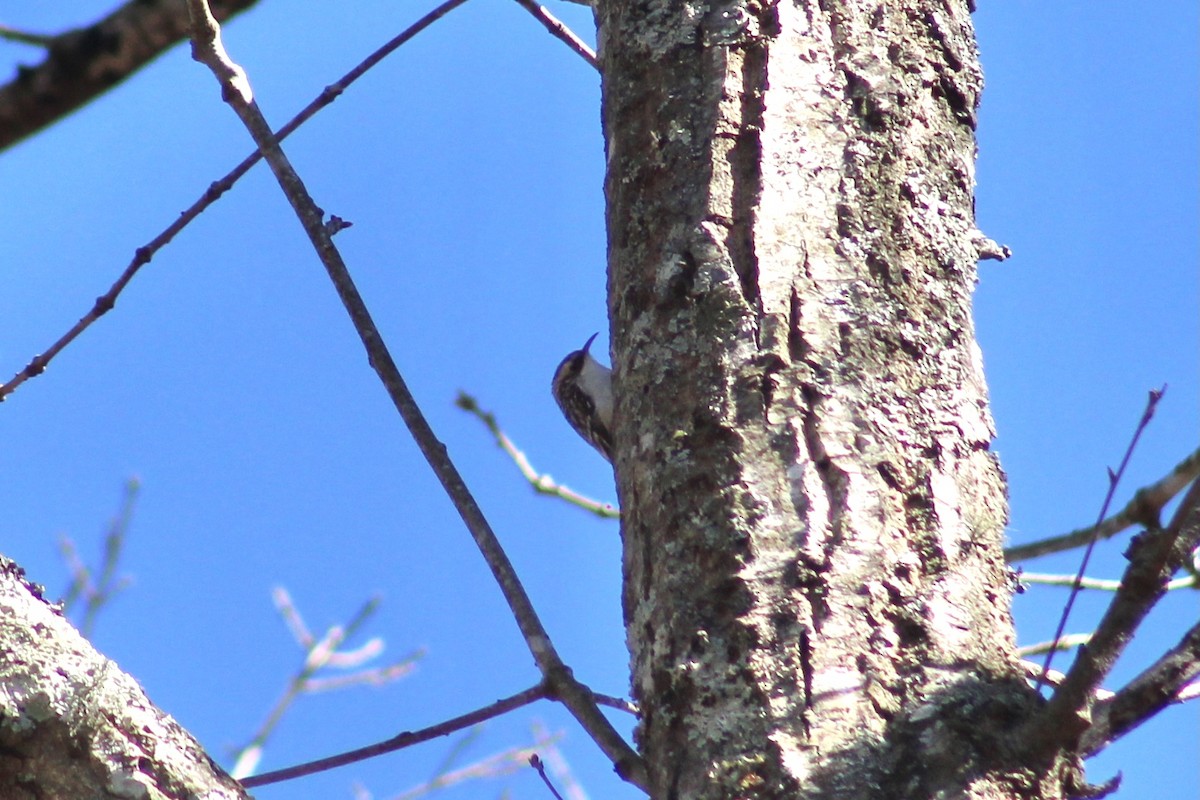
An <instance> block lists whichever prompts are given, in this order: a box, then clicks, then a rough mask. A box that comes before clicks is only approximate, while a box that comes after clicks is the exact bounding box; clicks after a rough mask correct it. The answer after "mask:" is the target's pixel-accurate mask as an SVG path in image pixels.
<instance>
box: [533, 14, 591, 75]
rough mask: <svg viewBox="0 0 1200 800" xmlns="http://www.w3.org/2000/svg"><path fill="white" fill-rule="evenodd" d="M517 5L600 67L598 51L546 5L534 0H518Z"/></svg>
mask: <svg viewBox="0 0 1200 800" xmlns="http://www.w3.org/2000/svg"><path fill="white" fill-rule="evenodd" d="M517 5H519V6H520V7H521V8H523V9H525V10H526V11H528V12H529V13H530V14H532V15H533V16H534V18H535V19H536V20H537V21H538V22H540V23H542V25H544V26H545V27H546V30H548V31H550V34H551V35H552V36H554V37H555V38H557V39H559V40H561V41H562V42H563V43H564V44H566V46H567V47H569V48H571V49H572V50H574V51H575V52H576V53H578V54H579V57H580V58H582V59H583V60H584V61H586V62H588V63H589V64H591V65H592V67H593V68H594V69H597V70H598V69H600V62H599V61H597V60H596V52H595V51H594V50H592V48H590V47H588V46H587V44H586V43H585V42H584V41H583V40H582V39H580V38H579V37H578V36H576V35H575V32H574V31H572V30H571V29H570V28H568V27H567V26H566V24H565V23H563V22H562V21H561V20H559V19H558V18H557V17H555V16H554V15H553V14H551V13H550V12H549V11H547V10H546V7H545V6H540V5H538V4H537V3H535V2H533V0H517Z"/></svg>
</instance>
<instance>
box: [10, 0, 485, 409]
mask: <svg viewBox="0 0 1200 800" xmlns="http://www.w3.org/2000/svg"><path fill="white" fill-rule="evenodd" d="M466 1H467V0H446V2H444V3H442V4H441V5H440V6H438V7H437V8H435V9H433V10H432V11H430V12H429V13H428V14H426V15H425V16H423V17H421V18H420V19H419V20H417V21H416V22H414V23H413V24H412V25H410V26H409V27H407V28H405V29H404V31H402V32H401V33H400V34H399V35H398V36H396V37H394V38H393V39H392V40H391V41H389V42H388V43H387V44H385V45H384V46H383V47H380V48H379V49H378V50H376V51H375V52H374V53H372V54H371V55H369V56H367V57H366V58H365V59H363V60H362V61H361V62H360V63H359V64H358V66H356V67H355V68H354V69H352V70H350V71H349V72H347V73H346V74H345V75H343V76H342V77H341V79H340V80H338V81H337V82H336V83H333V84H330V85H329V86H326V87H325V89H324V90H322V92H321V94H320V95H318V96H317V97H316V99H314V100H313V101H312V102H310V103H309V104H308V105H307V106H305V107H304V109H303V110H302V111H301V112H300V113H299V114H297V115H296V116H295V117H293V118H292V119H291V120H290V121H289V122H288V123H287V124H286V125H284V126H283V127H282V128H280V129H279V132H278V133H277V134H276V138H277V139H278V140H279V141H282V140H284V139H286V138H287V137H288V136H290V135H291V134H292V133H294V132H295V131H296V129H297V128H299V127H300V126H301V125H303V124H304V123H305V122H307V121H308V120H309V119H311V118H312V117H313V116H314V115H316V113H317V112H318V111H320V110H321V109H323V108H325V107H326V106H328V105H329V104H331V103H332V102H333V101H334V100H336V99H337V97H338V95H340V94H341V93H342V92H344V91H345V90H346V88H347V87H349V86H350V84H352V83H354V82H355V81H357V80H358V79H359V78H361V77H362V76H363V75H364V74H365V73H366V72H367V70H369V69H371V68H372V67H374V66H375V65H376V64H378V63H379V62H380V61H382V60H383V59H384V58H386V57H387V56H389V55H391V53H393V52H394V51H395V50H396V49H397V48H398V47H400V46H401V45H403V44H405V43H406V42H408V41H409V40H410V39H412V38H413V37H414V36H416V35H417V34H418V33H420V32H421V31H423V30H425V29H426V28H428V27H429V26H430V25H432V24H433V23H435V22H437V21H438V20H439V19H441V18H442V17H444V16H446V15H447V14H449V13H450V12H451V11H453V10H454V9H456V8H458V7H459V6H461V5H462V4H464V3H465V2H466ZM261 159H262V154H261V153H260V152H259V151H257V150H255V151H254V152H253V153H251V154H250V155H248V156H247V157H246V158H244V159H242V162H241V163H240V164H238V165H237V166H236V167H234V168H233V169H232V170H230V171H229V173H228V174H226V175H225V177H223V178H221V179H219V180H217V181H214V182H213V183H212V184H210V185H209V187H208V189H207V190H205V192H204V194H202V195H201V196H200V197H199V199H197V200H196V201H195V202H194V203H192V204H191V205H190V206H188V208H187V209H186V210H184V211H183V212H182V213H181V214H180V215H179V216H178V217H177V218H176V219H175V220H174V221H173V222H172V223H171V224H170V225H168V226H167V227H166V228H165V229H164V230H163V231H162V233H160V234H158V236H155V237H154V238H153V239H151V240H150V241H149V242H147V243H146V244H145V245H143V246H142V247H139V248H138V249H137V250H136V251H135V252H134V256H133V260H132V261H131V262H130V263H129V265H128V266H127V267H125V270H124V272H122V273H121V275H120V277H118V278H117V280H116V281H115V282H114V283H113V285H112V286H110V287H109V288H108V291H107V292H105V293H104V294H102V295H100V296H99V297H98V298H96V302H95V303H93V304H92V308H91V309H90V310H89V311H88V312H87V313H86V314H84V315H83V316H82V317H81V318H80V319H79V321H78V322H76V323H75V324H74V325H73V326H71V328H70V330H68V331H67V332H66V333H64V334H63V335H62V336H60V337H59V338H58V340H57V341H55V342H54V343H53V344H51V345H50V347H48V348H47V349H46V350H45V351H44V352H42V353H38V354H37V355H35V356H34V357H33V358H32V359H30V361H29V363H28V364H26V365H25V366H24V367H23V368H22V369H21V370H19V371H18V372H17V373H16V374H15V375H13V377H12V378H11V379H9V381H8V383H5V384H3V385H0V402H3V401H4V400H5V399H6V398H7V397H8V396H9V395H10V394H12V393H13V392H14V391H15V390H16V389H17V387H18V386H20V385H21V384H22V383H24V382H25V381H27V380H29V379H30V378H34V377H37V376H38V375H40V374H42V373H43V372H44V371H45V370H46V366H47V365H48V364H49V363H50V362H51V361H52V360H53V359H54V357H55V356H57V355H58V354H59V353H60V352H62V350H63V349H64V348H65V347H66V346H67V345H69V344H70V343H71V342H73V341H75V339H76V338H78V337H79V335H80V334H82V333H83V332H84V331H85V330H87V329H88V328H90V327H91V326H92V324H93V323H95V322H96V320H98V319H100V317H102V316H104V315H105V314H107V313H108V312H109V311H110V310H112V308H113V306H114V305H116V302H117V297H118V296H120V294H121V292H123V291H124V290H125V287H126V286H127V285H128V284H129V282H130V281H131V280H133V276H134V275H136V274H137V273H138V271H139V270H141V268H142V267H144V266H145V265H146V264H149V263H150V259H151V258H153V257H154V255H155V254H156V253H157V252H158V251H159V250H161V249H162V248H164V247H166V246H167V244H169V243H170V242H171V240H172V239H174V238H175V237H176V236H177V235H178V234H179V232H180V231H182V230H183V229H184V228H186V227H187V226H188V225H189V224H190V223H191V222H192V220H194V219H196V217H198V216H200V214H201V213H203V212H204V210H205V209H207V208H208V207H209V206H210V205H212V204H213V203H215V202H216V201H217V200H218V199H220V197H221V195H223V194H225V192H227V191H229V190H230V189H231V188H232V187H233V185H234V184H235V183H237V182H238V180H239V179H241V177H242V176H243V175H245V174H246V173H247V172H249V171H250V168H251V167H253V166H254V165H255V164H257V163H258V162H259V161H260V160H261Z"/></svg>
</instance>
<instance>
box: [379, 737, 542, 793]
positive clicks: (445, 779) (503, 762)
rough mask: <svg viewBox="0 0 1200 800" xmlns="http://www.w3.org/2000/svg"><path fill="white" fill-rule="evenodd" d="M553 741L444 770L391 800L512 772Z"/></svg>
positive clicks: (512, 749)
mask: <svg viewBox="0 0 1200 800" xmlns="http://www.w3.org/2000/svg"><path fill="white" fill-rule="evenodd" d="M552 742H553V738H551V740H550V741H549V742H544V741H536V742H534V744H532V745H529V746H528V747H510V748H508V749H507V750H504V751H502V752H499V753H496V754H494V755H491V756H488V757H486V758H482V759H479V760H478V761H476V762H475V763H473V764H468V765H466V766H464V767H459V768H458V769H456V770H447V771H444V772H441V773H440V774H438V775H437V776H436V777H435V778H432V779H430V780H428V781H426V782H425V783H422V784H420V785H419V786H414V787H413V788H411V789H408V790H406V791H404V792H401V793H400V794H398V795H396V796H395V797H394V798H393V799H392V800H416V798H418V797H424V796H425V795H427V794H432V793H433V792H436V791H438V790H439V789H446V788H448V787H450V786H454V785H455V784H459V783H463V782H464V781H468V780H481V779H489V778H498V777H500V776H502V775H511V774H512V773H514V772H516V771H518V770H520V769H522V768H524V767H525V766H526V765H527V764H528V763H529V757H530V756H531V755H533V754H534V753H536V752H537V751H538V750H540V749H542V748H543V747H553V746H554V745H553V743H552Z"/></svg>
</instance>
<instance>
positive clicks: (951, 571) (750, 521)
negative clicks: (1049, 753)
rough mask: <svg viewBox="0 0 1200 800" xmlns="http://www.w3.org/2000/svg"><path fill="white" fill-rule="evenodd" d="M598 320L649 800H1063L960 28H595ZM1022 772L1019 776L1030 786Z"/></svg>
mask: <svg viewBox="0 0 1200 800" xmlns="http://www.w3.org/2000/svg"><path fill="white" fill-rule="evenodd" d="M597 18H598V22H599V27H600V41H601V47H600V57H601V62H602V66H603V74H604V83H603V102H604V108H603V116H604V129H605V137H606V144H607V156H608V165H609V169H608V175H607V180H606V192H607V195H608V204H609V205H608V209H609V210H608V229H609V304H610V312H611V317H612V320H613V326H614V327H613V330H614V333H613V363H614V367H615V381H616V394H617V399H616V402H617V423H616V424H617V430H616V449H617V467H618V476H619V478H618V481H619V493H620V498H621V508H622V515H623V525H624V529H623V536H624V544H625V591H624V605H625V620H626V626H627V632H628V640H629V644H630V649H631V653H632V662H633V684H634V686H633V688H634V694H635V696H636V699H637V700H638V702H639V703H640V706H641V709H642V719H641V724H640V727H639V731H638V737H639V742H638V743H639V747H640V749H641V751H642V753H643V755H644V756H645V757H646V760H647V763H648V767H649V770H650V776H651V782H652V787H653V788H652V794H653V796H654V797H655V798H686V800H701V799H702V798H721V800H728V798H777V797H800V796H802V797H806V798H808V797H837V798H839V799H841V800H845V799H846V798H868V797H869V798H878V797H888V798H922V797H931V796H934V795H938V794H940V795H942V796H947V797H952V796H972V797H1015V796H1028V797H1056V796H1061V795H1062V794H1063V793H1064V792H1067V791H1074V789H1075V788H1077V787H1076V785H1075V783H1076V780H1077V765H1076V760H1075V759H1074V758H1073V757H1071V756H1069V755H1059V754H1054V755H1053V757H1048V758H1043V759H1041V761H1043V762H1044V763H1040V764H1038V763H1027V762H1029V760H1030V758H1029V755H1028V754H1027V753H1025V752H1024V749H1023V748H1022V747H1021V740H1020V738H1019V729H1020V723H1021V722H1022V721H1025V720H1027V719H1028V718H1029V717H1030V715H1031V713H1032V712H1033V711H1034V710H1036V709H1037V707H1038V706H1039V705H1040V701H1039V700H1038V699H1037V696H1036V695H1035V694H1034V693H1033V692H1032V690H1030V689H1029V688H1028V687H1027V685H1026V684H1025V682H1024V681H1023V679H1022V677H1021V673H1020V671H1019V670H1018V667H1017V660H1016V657H1015V655H1014V634H1013V625H1012V620H1011V617H1010V609H1009V595H1010V586H1009V576H1008V574H1007V571H1006V568H1005V565H1004V562H1003V558H1002V554H1001V549H1000V548H1001V537H1002V533H1003V529H1004V524H1005V519H1006V513H1007V512H1006V503H1005V497H1004V478H1003V474H1002V472H1001V470H1000V468H999V466H998V464H997V462H996V459H995V457H994V456H993V455H992V454H991V453H990V452H989V445H990V441H991V439H992V437H993V426H992V420H991V417H990V414H989V411H988V405H987V390H986V386H985V384H984V379H983V374H982V364H981V358H980V353H979V350H978V347H977V345H976V343H975V336H974V329H973V325H972V320H971V290H972V288H973V286H974V284H975V282H976V275H977V271H976V264H977V261H978V259H979V258H980V257H981V256H986V255H989V254H990V252H989V250H990V247H991V243H990V242H988V241H987V240H986V239H985V238H984V237H983V236H982V235H981V234H980V233H979V232H978V231H977V230H976V228H975V224H974V215H973V208H972V191H973V187H974V155H975V139H974V125H975V109H976V105H977V102H978V99H979V93H980V90H981V87H982V74H981V72H980V68H979V64H978V60H977V54H976V45H975V41H974V32H973V29H972V26H971V20H970V17H969V13H968V8H967V5H966V3H964V2H959V1H958V0H947V1H946V2H935V1H933V0H908V1H907V2H902V3H887V4H881V3H878V2H870V3H868V2H861V0H837V1H835V2H828V1H826V2H820V3H817V2H812V0H800V2H796V3H779V4H766V5H759V4H755V3H736V2H717V1H716V0H712V2H709V3H708V4H702V5H696V4H685V3H681V2H674V3H669V2H659V1H657V0H650V2H644V1H643V2H629V0H603V2H601V4H600V6H599V8H598V11H597ZM1023 762H1025V763H1023Z"/></svg>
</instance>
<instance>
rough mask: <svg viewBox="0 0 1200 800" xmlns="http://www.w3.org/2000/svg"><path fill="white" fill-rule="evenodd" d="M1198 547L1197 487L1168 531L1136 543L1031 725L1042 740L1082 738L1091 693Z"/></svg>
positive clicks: (1197, 484) (1199, 499)
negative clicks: (1100, 613) (1096, 620)
mask: <svg viewBox="0 0 1200 800" xmlns="http://www.w3.org/2000/svg"><path fill="white" fill-rule="evenodd" d="M1197 541H1200V481H1197V482H1194V483H1193V484H1192V487H1191V489H1189V490H1188V493H1187V495H1186V496H1185V497H1184V499H1183V502H1182V503H1180V506H1179V508H1178V509H1177V510H1176V513H1175V516H1174V518H1173V519H1172V520H1171V524H1170V525H1169V526H1167V527H1166V528H1158V529H1153V530H1149V531H1146V532H1145V533H1143V534H1141V535H1139V536H1137V537H1134V539H1133V541H1132V543H1131V544H1130V546H1129V550H1128V552H1127V553H1126V556H1127V557H1128V559H1129V562H1130V563H1129V567H1128V568H1127V569H1126V571H1125V575H1124V576H1123V577H1122V579H1121V588H1120V589H1119V590H1117V593H1116V596H1115V597H1114V598H1113V601H1112V603H1110V604H1109V607H1108V610H1107V611H1106V612H1105V614H1104V617H1103V618H1102V619H1101V620H1100V624H1099V625H1098V626H1097V627H1096V631H1095V633H1094V634H1093V635H1092V639H1091V641H1090V642H1089V644H1088V646H1087V647H1086V648H1081V649H1080V651H1079V654H1078V656H1077V657H1076V658H1075V663H1073V664H1072V665H1071V668H1070V670H1068V671H1067V676H1066V678H1065V680H1064V681H1063V683H1062V685H1061V686H1060V687H1059V688H1058V690H1057V691H1056V692H1055V693H1054V696H1053V697H1051V698H1050V702H1049V703H1048V704H1047V706H1046V708H1045V710H1044V711H1043V712H1042V714H1041V715H1039V719H1037V720H1035V722H1034V727H1033V730H1034V732H1035V734H1034V735H1035V736H1036V737H1038V738H1040V739H1041V740H1043V742H1044V741H1045V740H1047V739H1051V738H1052V739H1055V740H1059V741H1061V740H1062V739H1063V738H1067V739H1071V738H1074V737H1077V736H1080V735H1081V734H1082V733H1083V732H1084V730H1085V729H1086V728H1087V726H1088V724H1089V719H1088V717H1089V713H1088V711H1089V705H1090V703H1091V697H1092V694H1093V692H1094V691H1095V690H1096V688H1097V687H1099V685H1100V684H1101V682H1102V681H1103V680H1104V678H1105V677H1106V676H1107V675H1108V673H1109V671H1110V670H1111V669H1112V667H1113V665H1114V664H1115V663H1116V660H1117V658H1119V657H1120V655H1121V653H1122V652H1124V649H1125V646H1126V645H1127V644H1128V643H1129V641H1130V640H1131V639H1132V638H1133V634H1134V632H1135V631H1136V630H1137V627H1138V625H1139V624H1140V623H1141V621H1142V620H1143V619H1144V618H1145V616H1146V614H1147V613H1149V611H1150V609H1151V608H1152V607H1153V606H1154V604H1155V603H1156V602H1158V600H1159V598H1160V597H1162V595H1163V593H1164V592H1165V591H1166V584H1167V581H1168V579H1169V578H1170V577H1171V575H1172V574H1174V572H1175V571H1176V570H1177V569H1179V567H1180V566H1181V565H1182V564H1183V563H1184V561H1185V560H1186V559H1187V558H1188V557H1189V555H1190V554H1191V551H1192V549H1193V548H1194V547H1195V546H1196V542H1197Z"/></svg>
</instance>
